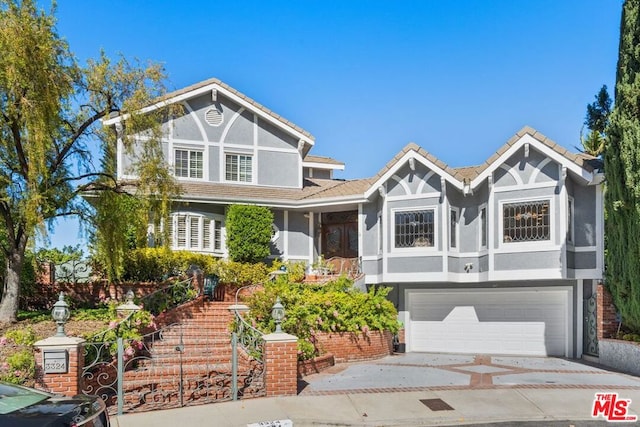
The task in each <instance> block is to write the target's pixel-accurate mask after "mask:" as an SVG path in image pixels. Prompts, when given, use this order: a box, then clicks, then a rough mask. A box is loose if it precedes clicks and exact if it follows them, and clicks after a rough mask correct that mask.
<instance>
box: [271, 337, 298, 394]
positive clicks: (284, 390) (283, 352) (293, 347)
mask: <svg viewBox="0 0 640 427" xmlns="http://www.w3.org/2000/svg"><path fill="white" fill-rule="evenodd" d="M297 351H298V343H297V340H293V341H290V342H277V341H276V342H266V343H265V350H264V367H265V374H264V375H265V377H264V382H265V386H266V388H267V397H271V396H295V395H296V394H298V353H297Z"/></svg>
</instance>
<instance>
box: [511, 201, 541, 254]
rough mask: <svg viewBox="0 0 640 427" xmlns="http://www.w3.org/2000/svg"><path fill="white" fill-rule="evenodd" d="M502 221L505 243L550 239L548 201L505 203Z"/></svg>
mask: <svg viewBox="0 0 640 427" xmlns="http://www.w3.org/2000/svg"><path fill="white" fill-rule="evenodd" d="M502 219H503V232H504V237H503V242H505V243H511V242H535V241H541V240H549V239H550V227H549V223H550V221H549V200H540V201H532V202H522V203H505V204H504V205H503V206H502Z"/></svg>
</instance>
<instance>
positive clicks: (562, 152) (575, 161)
mask: <svg viewBox="0 0 640 427" xmlns="http://www.w3.org/2000/svg"><path fill="white" fill-rule="evenodd" d="M526 144H533V145H534V146H535V148H536V149H538V150H539V151H541V152H542V153H543V154H544V155H546V156H548V157H551V158H552V159H553V160H555V161H556V162H558V163H560V164H562V165H564V166H566V167H567V169H569V170H571V171H573V172H574V173H575V174H576V175H578V176H580V177H581V178H583V179H584V180H585V181H588V182H591V181H593V179H594V177H595V175H596V174H597V173H598V172H599V169H601V168H602V165H601V162H600V160H599V159H598V158H597V157H593V156H590V155H589V154H586V153H572V152H570V151H569V150H567V149H566V148H564V147H562V146H560V145H558V144H557V143H556V142H554V141H553V140H551V139H549V138H547V137H546V136H545V135H543V134H542V133H540V132H538V131H537V130H535V129H534V128H532V127H530V126H525V127H523V128H522V129H520V130H519V131H518V132H517V133H516V134H515V135H513V136H512V137H511V138H509V140H508V141H507V142H506V143H505V144H504V145H503V146H502V147H500V148H499V149H498V150H497V151H496V152H495V153H494V154H493V155H492V156H491V157H489V158H488V159H487V160H486V161H485V162H484V164H482V165H480V166H479V167H478V168H477V169H476V175H475V176H473V177H471V181H472V182H471V187H472V188H475V187H477V186H478V185H479V184H480V183H481V182H482V181H483V180H484V179H485V178H487V176H489V175H490V174H491V173H492V172H493V171H494V170H495V169H497V168H498V167H500V165H501V164H502V163H503V162H504V161H506V160H507V159H508V158H509V157H510V156H512V155H513V154H514V153H515V152H516V151H517V150H518V149H520V148H521V147H523V146H524V145H526Z"/></svg>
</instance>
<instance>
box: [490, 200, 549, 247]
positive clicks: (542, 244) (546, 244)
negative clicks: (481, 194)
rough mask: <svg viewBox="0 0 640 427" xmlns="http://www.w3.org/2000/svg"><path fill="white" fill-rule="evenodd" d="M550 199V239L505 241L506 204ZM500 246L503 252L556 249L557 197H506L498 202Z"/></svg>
mask: <svg viewBox="0 0 640 427" xmlns="http://www.w3.org/2000/svg"><path fill="white" fill-rule="evenodd" d="M547 200H548V201H549V239H547V240H537V241H533V240H531V241H525V242H509V243H506V242H505V241H504V238H503V236H504V218H503V215H504V205H507V204H513V203H528V202H542V201H547ZM498 215H499V217H498V222H499V223H498V230H499V234H498V248H499V249H500V251H501V252H527V251H530V250H546V248H548V249H549V250H555V249H556V248H557V245H555V244H554V241H555V240H554V236H555V233H556V212H555V198H554V197H553V196H551V195H548V196H537V197H523V198H518V199H504V200H500V201H499V202H498Z"/></svg>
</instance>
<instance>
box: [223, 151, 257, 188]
mask: <svg viewBox="0 0 640 427" xmlns="http://www.w3.org/2000/svg"><path fill="white" fill-rule="evenodd" d="M252 161H253V158H252V156H250V155H248V154H227V156H226V162H225V171H226V175H225V176H226V180H227V181H238V182H252V181H253V178H252V173H251V172H252Z"/></svg>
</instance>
